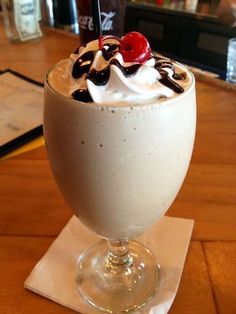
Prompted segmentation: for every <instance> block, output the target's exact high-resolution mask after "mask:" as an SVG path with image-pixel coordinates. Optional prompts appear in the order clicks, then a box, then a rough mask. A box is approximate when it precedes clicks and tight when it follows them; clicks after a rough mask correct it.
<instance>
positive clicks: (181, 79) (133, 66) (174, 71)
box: [49, 40, 191, 104]
mask: <svg viewBox="0 0 236 314" xmlns="http://www.w3.org/2000/svg"><path fill="white" fill-rule="evenodd" d="M49 82H50V85H51V86H52V87H53V88H54V89H55V90H57V91H58V92H60V93H62V94H63V95H65V96H69V97H72V98H74V99H77V100H80V101H83V102H91V101H93V102H95V103H104V104H106V103H112V104H114V103H119V102H136V101H138V102H140V101H150V100H156V99H163V98H171V97H175V96H176V94H179V93H182V92H183V91H184V90H186V89H187V88H188V87H189V85H190V82H191V79H190V76H189V73H188V72H187V71H186V69H185V68H184V67H183V66H182V65H180V64H178V63H177V62H174V61H172V60H170V59H167V58H165V57H162V56H160V55H155V54H154V53H152V54H151V57H150V58H149V59H148V60H147V61H145V62H144V63H142V64H140V63H137V62H124V60H123V57H122V54H121V53H120V52H119V50H118V45H117V44H115V43H114V40H110V41H109V42H106V43H105V44H104V45H103V49H102V50H101V49H99V43H98V40H94V41H92V42H90V43H88V44H87V45H86V46H81V47H80V48H79V49H77V51H76V52H74V53H73V54H71V56H70V58H69V59H67V60H63V61H61V62H60V63H58V64H57V65H56V67H55V68H54V69H53V70H52V71H51V72H50V77H49Z"/></svg>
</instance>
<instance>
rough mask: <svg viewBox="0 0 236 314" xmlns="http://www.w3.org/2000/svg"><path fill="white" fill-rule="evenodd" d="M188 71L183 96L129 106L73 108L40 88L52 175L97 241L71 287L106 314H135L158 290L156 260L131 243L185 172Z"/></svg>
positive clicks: (191, 98) (192, 114) (190, 110)
mask: <svg viewBox="0 0 236 314" xmlns="http://www.w3.org/2000/svg"><path fill="white" fill-rule="evenodd" d="M186 71H187V73H188V75H189V78H190V82H191V83H190V84H189V87H188V88H187V89H186V90H185V91H184V93H182V94H179V95H176V96H175V97H172V98H169V99H167V98H166V99H163V100H157V101H156V102H151V103H142V102H140V103H135V104H132V105H131V104H129V103H122V104H105V105H99V104H96V103H83V102H79V101H76V100H73V99H71V98H69V97H66V96H63V95H61V94H59V93H58V92H56V91H55V90H53V88H52V87H50V85H49V83H48V81H47V80H46V83H45V111H44V134H45V141H46V147H47V152H48V157H49V160H50V164H51V168H52V171H53V173H54V176H55V179H56V181H57V183H58V185H59V187H60V190H61V191H62V194H63V195H64V197H65V199H66V201H67V202H68V204H69V205H70V207H71V208H72V209H73V210H74V212H75V214H76V215H77V216H78V217H79V219H80V220H81V221H82V222H83V223H84V224H85V225H86V226H87V227H88V228H90V229H91V231H93V232H95V233H96V234H97V235H98V236H100V237H101V238H102V240H101V241H100V242H98V243H97V244H94V246H92V247H91V248H89V249H88V250H87V251H86V252H84V253H83V254H82V256H80V258H79V259H78V262H77V266H76V281H77V287H78V290H79V291H80V293H81V294H82V296H83V297H84V298H85V299H86V300H87V302H89V303H90V304H91V305H93V306H94V307H96V308H99V309H101V310H103V311H106V312H108V313H120V312H129V311H132V310H136V309H138V308H140V307H141V306H143V305H145V304H146V303H147V301H148V300H149V299H150V298H151V297H152V296H153V294H154V293H155V292H156V290H157V289H158V285H159V282H160V278H159V274H160V272H159V265H158V261H156V257H155V256H154V255H153V253H152V252H151V251H150V250H149V248H147V247H145V246H143V245H142V244H140V243H138V242H136V241H133V240H132V239H134V238H135V237H136V236H137V235H139V234H141V233H143V232H144V231H145V230H146V229H147V228H149V227H150V226H151V225H153V224H154V223H155V222H156V221H158V220H159V219H160V218H161V217H162V216H163V215H164V213H165V212H166V211H167V209H168V208H169V206H170V205H171V203H172V202H173V201H174V199H175V197H176V195H177V193H178V191H179V189H180V187H181V185H182V183H183V180H184V177H185V175H186V172H187V169H188V166H189V162H190V158H191V154H192V148H193V143H194V136H195V124H196V103H195V82H194V78H193V76H192V74H191V73H189V72H188V70H186ZM78 241H79V239H78Z"/></svg>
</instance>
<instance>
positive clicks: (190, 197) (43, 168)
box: [0, 25, 236, 314]
mask: <svg viewBox="0 0 236 314" xmlns="http://www.w3.org/2000/svg"><path fill="white" fill-rule="evenodd" d="M0 26H1V25H0ZM78 43H79V40H78V38H77V37H74V36H72V35H66V34H64V33H61V32H56V31H51V30H45V31H44V38H43V39H42V40H40V41H38V42H32V43H21V44H10V43H9V42H8V40H7V39H6V37H5V34H4V31H3V29H2V26H1V27H0V70H3V69H5V68H11V69H13V70H16V71H19V72H21V73H23V74H25V75H27V76H29V77H31V78H33V79H36V80H39V81H43V78H44V74H45V72H46V71H47V69H48V68H49V67H50V66H51V65H52V64H54V63H55V62H57V61H58V60H60V59H63V58H66V57H67V56H68V55H69V54H70V52H71V51H73V49H74V48H75V47H76V46H77V45H78ZM213 81H214V80H213ZM197 100H198V122H197V135H196V143H195V148H194V153H193V158H192V162H191V166H190V169H189V172H188V175H187V177H186V180H185V183H184V185H183V187H182V189H181V191H180V193H179V195H178V197H177V199H176V201H175V202H174V204H173V205H172V207H171V208H170V210H169V211H168V215H170V216H175V217H185V218H193V219H195V226H194V231H193V235H192V240H191V244H190V248H189V251H188V255H187V259H186V263H185V268H184V272H183V276H182V279H181V283H180V287H179V290H178V293H177V296H176V299H175V301H174V304H173V306H172V308H171V310H170V313H171V314H177V313H178V314H195V313H196V314H215V313H216V314H217V313H220V314H235V313H236V295H235V291H236V93H235V92H233V91H227V90H226V89H225V88H221V87H219V86H217V85H214V83H213V84H212V83H210V84H209V83H206V82H201V81H198V82H197ZM0 187H1V189H0V313H3V314H26V313H34V314H35V313H36V314H37V313H40V314H41V313H45V314H46V313H74V312H73V311H71V310H68V309H66V308H64V307H62V306H60V305H58V304H56V303H53V302H51V301H49V300H47V299H44V298H42V297H40V296H38V295H36V294H34V293H31V292H29V291H26V290H24V289H23V282H24V280H25V278H26V277H27V276H28V274H29V273H30V271H31V269H32V268H33V267H34V265H35V264H36V262H37V261H38V260H39V259H40V258H41V257H42V255H43V254H44V253H45V251H46V250H47V248H48V247H49V245H50V244H51V243H52V242H53V240H54V239H55V237H56V236H57V235H58V233H59V231H60V230H61V229H62V227H63V226H64V225H65V224H66V222H67V221H68V219H69V218H70V216H71V215H72V212H71V211H70V209H69V208H68V206H67V204H66V203H65V202H64V201H63V199H62V197H61V195H60V193H59V191H58V188H57V186H56V184H55V182H54V180H53V178H52V175H51V171H50V169H49V164H48V161H47V156H46V153H45V149H44V147H41V148H38V149H36V150H33V151H30V152H28V153H25V154H21V155H18V156H15V157H13V158H9V159H7V160H2V161H0Z"/></svg>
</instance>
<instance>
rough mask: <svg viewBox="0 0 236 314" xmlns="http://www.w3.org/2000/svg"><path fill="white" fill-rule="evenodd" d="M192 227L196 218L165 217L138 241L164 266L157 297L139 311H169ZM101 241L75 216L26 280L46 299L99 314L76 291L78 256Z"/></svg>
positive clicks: (158, 313) (141, 313)
mask: <svg viewBox="0 0 236 314" xmlns="http://www.w3.org/2000/svg"><path fill="white" fill-rule="evenodd" d="M192 228H193V220H189V219H182V218H171V217H166V216H165V217H163V218H162V219H161V220H160V221H159V222H158V223H156V224H155V225H154V226H153V227H152V228H150V229H149V230H147V232H146V233H144V234H143V235H142V236H140V237H139V238H137V240H138V241H140V242H141V243H143V244H145V245H146V246H147V247H149V248H150V249H151V250H152V251H153V253H154V254H155V255H156V257H157V261H158V263H159V264H160V265H161V283H160V287H159V290H158V292H157V294H156V295H155V297H153V299H152V300H151V301H150V302H149V303H148V304H147V305H146V306H145V307H144V308H142V309H140V310H139V311H137V312H135V313H139V314H144V313H148V314H166V313H167V312H168V311H169V309H170V307H171V304H172V302H173V300H174V297H175V295H176V292H177V289H178V286H179V281H180V277H181V274H182V270H183V266H184V261H185V257H186V253H187V249H188V246H189V242H190V237H191V233H192ZM97 241H98V238H97V236H96V235H94V234H93V233H91V231H89V230H88V229H87V228H86V227H85V226H84V225H83V224H82V223H81V222H80V221H79V220H78V218H77V217H75V216H73V217H72V218H71V219H70V221H69V222H68V224H67V225H66V226H65V228H64V229H63V230H62V231H61V233H60V234H59V236H58V237H57V239H56V240H55V241H54V242H53V244H52V245H51V246H50V247H49V249H48V251H47V252H46V254H45V255H44V256H43V257H42V259H41V260H40V261H39V262H38V263H37V264H36V266H35V267H34V269H33V270H32V272H31V274H30V275H29V277H28V278H27V279H26V281H25V283H24V287H25V288H28V289H30V290H32V291H34V292H36V293H38V294H40V295H42V296H44V297H46V298H49V299H51V300H53V301H55V302H57V303H59V304H61V305H64V306H66V307H68V308H70V309H72V310H74V311H78V312H80V313H83V314H92V313H100V311H97V310H95V309H93V308H92V307H91V306H90V305H88V304H87V303H86V302H85V301H84V300H83V299H82V297H81V296H80V295H79V293H78V292H77V288H76V283H75V265H76V260H77V258H78V257H79V255H80V254H81V253H82V252H83V251H84V250H85V249H87V248H88V247H89V246H91V245H92V244H94V243H95V242H97Z"/></svg>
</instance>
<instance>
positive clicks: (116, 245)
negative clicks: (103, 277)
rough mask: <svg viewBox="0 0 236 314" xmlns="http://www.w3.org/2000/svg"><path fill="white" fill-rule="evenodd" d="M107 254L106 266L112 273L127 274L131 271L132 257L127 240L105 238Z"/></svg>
mask: <svg viewBox="0 0 236 314" xmlns="http://www.w3.org/2000/svg"><path fill="white" fill-rule="evenodd" d="M107 243H108V255H107V260H106V267H107V269H108V271H110V272H111V273H112V274H116V275H120V274H127V273H130V271H131V266H132V264H133V257H132V256H131V255H130V252H129V241H128V240H125V241H113V240H107Z"/></svg>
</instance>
